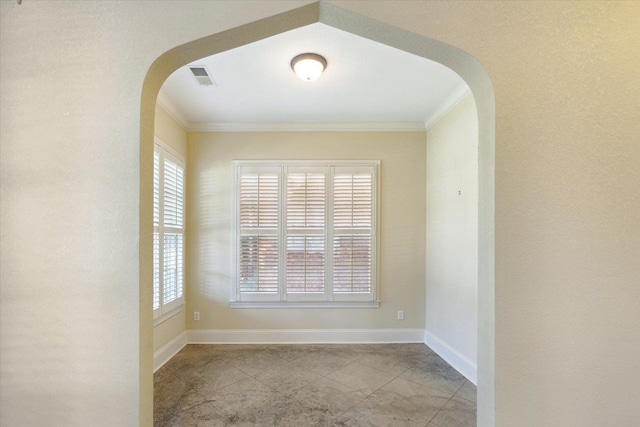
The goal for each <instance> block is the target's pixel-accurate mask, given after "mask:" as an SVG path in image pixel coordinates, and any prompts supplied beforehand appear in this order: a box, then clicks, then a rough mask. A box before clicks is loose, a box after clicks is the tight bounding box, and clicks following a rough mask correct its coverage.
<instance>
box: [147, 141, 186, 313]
mask: <svg viewBox="0 0 640 427" xmlns="http://www.w3.org/2000/svg"><path fill="white" fill-rule="evenodd" d="M183 263H184V160H183V159H181V158H180V157H179V156H177V155H176V154H174V153H173V152H171V151H169V149H168V148H166V147H165V146H164V145H163V144H161V143H160V141H159V140H157V139H156V145H155V148H154V153H153V318H154V321H155V322H156V323H158V322H159V321H162V320H163V319H165V318H167V317H169V316H170V315H171V314H173V313H175V312H176V311H178V310H179V308H180V307H182V305H183V304H184V296H183V293H184V284H183V280H184V279H183V276H184V271H183V269H184V265H183Z"/></svg>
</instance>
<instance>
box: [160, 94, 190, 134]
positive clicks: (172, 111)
mask: <svg viewBox="0 0 640 427" xmlns="http://www.w3.org/2000/svg"><path fill="white" fill-rule="evenodd" d="M156 103H157V104H158V105H159V106H160V108H162V109H163V110H164V111H166V112H167V114H169V115H170V116H171V117H173V119H174V120H175V121H176V122H178V124H179V125H180V126H182V129H184V130H185V131H188V130H189V125H190V122H189V120H187V119H186V118H185V117H184V116H183V115H182V113H180V111H178V109H177V108H176V107H175V106H174V105H173V103H172V102H171V101H170V100H169V98H167V97H166V96H165V95H164V93H163V92H162V91H160V92H159V93H158V98H157V99H156Z"/></svg>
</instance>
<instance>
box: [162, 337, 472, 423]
mask: <svg viewBox="0 0 640 427" xmlns="http://www.w3.org/2000/svg"><path fill="white" fill-rule="evenodd" d="M154 390H155V391H154V425H155V426H157V427H159V426H163V427H164V426H171V427H174V426H278V427H279V426H293V427H308V426H393V427H396V426H420V427H426V426H429V427H468V426H475V425H476V388H475V386H474V385H473V384H472V383H470V382H469V381H467V380H466V379H465V378H464V377H463V376H462V375H460V374H459V373H458V372H456V371H455V370H454V369H453V368H452V367H451V366H449V365H448V364H447V363H446V362H445V361H444V360H442V359H441V358H440V357H439V356H438V355H437V354H435V353H434V352H432V351H431V350H430V349H429V347H427V346H426V345H424V344H370V345H369V344H367V345H364V344H340V345H335V344H326V345H325V344H319V345H316V344H312V345H306V344H305V345H303V344H297V345H188V346H186V347H185V348H184V349H182V351H180V352H179V353H178V354H176V355H175V356H174V357H173V358H172V359H171V360H170V361H169V362H167V363H166V364H165V365H164V366H163V367H162V368H160V369H159V370H158V371H157V372H156V373H155V375H154Z"/></svg>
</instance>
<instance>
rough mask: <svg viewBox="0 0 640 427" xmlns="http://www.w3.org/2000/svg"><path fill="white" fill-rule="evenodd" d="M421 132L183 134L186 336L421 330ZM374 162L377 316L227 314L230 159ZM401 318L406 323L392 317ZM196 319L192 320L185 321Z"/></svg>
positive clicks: (363, 312) (364, 312)
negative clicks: (196, 332)
mask: <svg viewBox="0 0 640 427" xmlns="http://www.w3.org/2000/svg"><path fill="white" fill-rule="evenodd" d="M424 141H425V134H424V132H261V133H254V132H237V133H236V132H230V133H189V145H188V152H189V156H188V163H189V169H188V172H187V188H188V190H187V191H188V192H187V200H188V204H187V212H188V224H189V227H188V231H187V242H188V243H187V248H188V254H189V256H188V257H187V265H188V267H187V271H188V275H187V277H188V288H187V310H188V315H187V328H188V329H322V328H327V329H380V328H419V329H422V328H423V327H424V304H423V301H424V277H425V270H424V265H425V262H424V253H425V249H424V248H425V246H424V245H425V240H424V227H425V225H424V224H425V223H424V221H425V184H424V182H425V181H424V179H425V161H424V155H425V142H424ZM243 159H257V160H278V159H284V160H296V159H302V160H304V159H332V160H352V159H367V160H381V166H380V183H381V184H380V231H379V233H380V293H379V295H380V297H381V299H382V301H383V303H382V304H381V306H380V308H377V309H370V308H368V309H365V308H359V309H311V310H310V309H231V308H229V300H230V296H231V285H232V282H231V278H232V268H233V267H232V256H233V251H232V247H233V246H232V242H233V222H232V206H233V200H232V196H233V172H232V171H233V169H232V160H243ZM398 310H404V311H405V320H404V321H398V320H396V312H397V311H398ZM193 311H199V312H200V321H198V322H194V321H193V320H192V318H193V316H192V315H191V313H192V312H193Z"/></svg>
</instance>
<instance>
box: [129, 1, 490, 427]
mask: <svg viewBox="0 0 640 427" xmlns="http://www.w3.org/2000/svg"><path fill="white" fill-rule="evenodd" d="M317 22H320V23H323V24H325V25H328V26H331V27H334V28H336V29H340V30H342V31H346V32H349V33H352V34H354V35H357V36H360V37H364V38H367V39H369V40H372V41H375V42H378V43H382V44H385V45H388V46H391V47H394V48H396V49H400V50H403V51H405V52H408V53H411V54H414V55H417V56H420V57H423V58H427V59H430V60H432V61H436V62H439V63H441V64H443V65H444V66H446V67H448V68H450V69H452V70H453V71H455V72H456V73H457V74H458V75H460V76H461V77H462V78H463V79H464V80H465V82H466V83H467V85H468V86H469V87H470V89H471V92H472V93H473V96H474V99H475V102H476V108H477V111H478V130H479V135H478V142H479V183H480V185H479V198H478V200H479V203H478V211H479V212H478V214H479V227H478V230H479V236H478V241H479V259H478V267H479V274H478V317H479V321H478V324H479V325H480V326H479V330H478V343H479V344H478V420H479V423H478V424H479V425H492V424H493V418H494V414H493V412H494V409H493V408H494V407H495V405H494V347H495V345H494V343H495V337H494V312H495V307H494V301H495V298H494V259H495V254H494V205H495V203H494V169H495V166H494V164H495V162H494V146H495V107H494V99H493V88H492V85H491V82H490V80H489V77H488V75H487V73H486V72H485V70H484V69H483V68H482V66H481V65H480V64H479V63H478V62H477V61H476V60H475V59H473V58H472V57H471V56H470V55H468V54H467V53H465V52H463V51H461V50H459V49H457V48H455V47H453V46H449V45H446V44H444V43H441V42H438V41H435V40H431V39H428V38H426V37H423V36H420V35H418V34H415V33H410V32H407V31H405V30H402V29H399V28H395V27H392V26H389V25H387V24H384V23H381V22H377V21H373V20H371V19H369V18H366V17H363V16H360V15H357V14H354V13H351V12H347V11H344V10H342V9H339V8H337V7H335V6H332V5H330V4H327V3H314V4H311V5H308V6H304V7H301V8H298V9H295V10H292V11H290V12H286V13H283V14H280V15H276V16H273V17H270V18H265V19H262V20H259V21H256V22H252V23H249V24H246V25H243V26H240V27H236V28H233V29H230V30H227V31H224V32H221V33H217V34H213V35H211V36H209V37H206V38H203V39H199V40H195V41H193V42H190V43H187V44H184V45H182V46H178V47H176V48H174V49H172V50H170V51H168V52H166V53H165V54H163V55H162V56H160V57H159V58H158V59H156V61H155V62H154V63H153V64H152V66H151V67H150V69H149V71H148V73H147V76H146V79H145V82H144V86H143V93H142V103H141V135H140V139H141V148H140V156H141V163H140V174H141V176H140V197H141V203H140V215H141V217H140V242H141V243H140V286H141V289H140V313H141V318H140V337H141V340H140V342H141V349H140V360H141V362H140V363H141V384H142V385H141V393H140V395H141V405H140V406H141V411H145V410H146V409H145V408H149V407H150V403H151V402H149V401H148V400H150V399H151V396H152V386H151V363H150V360H151V346H150V345H149V338H148V337H151V335H152V334H151V329H152V320H151V303H150V299H151V259H152V258H151V229H152V227H151V218H152V215H151V212H152V211H151V209H152V207H151V200H152V197H151V194H152V161H151V159H152V158H153V156H152V150H153V127H154V113H153V111H154V106H155V101H156V98H157V95H158V92H159V90H160V87H161V86H162V84H163V82H164V81H165V79H166V78H167V77H168V76H169V75H170V74H171V73H172V72H173V71H175V70H177V69H178V68H180V67H182V66H184V65H186V64H188V63H190V62H192V61H195V60H197V59H199V58H202V57H205V56H209V55H213V54H216V53H220V52H224V51H227V50H230V49H234V48H237V47H240V46H243V45H245V44H249V43H252V42H255V41H258V40H261V39H264V38H267V37H271V36H274V35H277V34H280V33H282V32H285V31H289V30H292V29H295V28H299V27H303V26H306V25H310V24H313V23H317ZM147 159H148V160H147Z"/></svg>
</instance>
